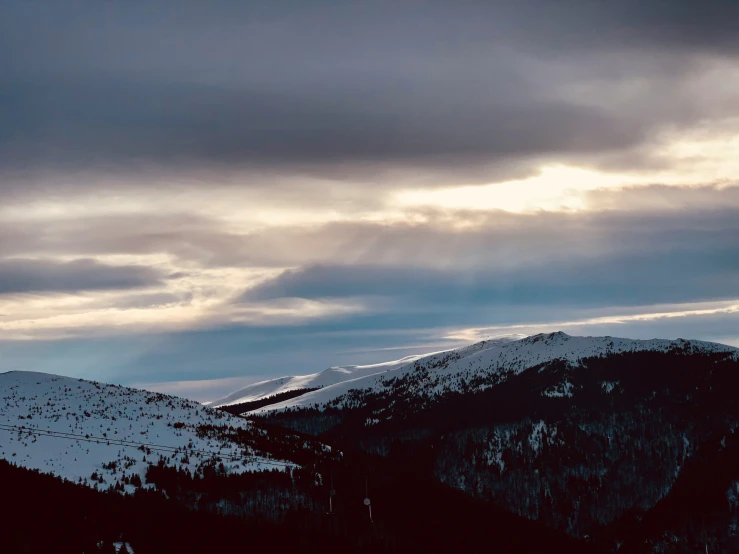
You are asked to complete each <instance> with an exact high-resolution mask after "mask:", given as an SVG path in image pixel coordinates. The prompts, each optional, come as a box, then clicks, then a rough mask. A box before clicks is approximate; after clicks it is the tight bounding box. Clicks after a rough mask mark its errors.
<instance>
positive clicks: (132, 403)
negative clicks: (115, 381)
mask: <svg viewBox="0 0 739 554" xmlns="http://www.w3.org/2000/svg"><path fill="white" fill-rule="evenodd" d="M324 452H325V453H328V452H330V449H328V447H325V449H324V447H323V446H322V445H320V444H319V443H316V442H313V443H306V442H305V441H304V440H302V439H298V438H297V437H295V436H292V437H291V436H290V435H289V434H286V433H278V434H272V435H270V434H269V433H267V432H266V431H264V430H263V429H261V428H260V427H259V426H258V425H257V424H254V423H252V422H248V421H245V420H244V419H241V418H238V417H233V416H231V415H229V414H226V413H224V412H222V411H218V410H214V409H211V408H207V407H204V406H202V405H200V404H198V403H196V402H193V401H190V400H185V399H183V398H177V397H173V396H168V395H164V394H158V393H152V392H148V391H143V390H137V389H131V388H126V387H120V386H115V385H108V384H103V383H97V382H94V381H86V380H83V379H72V378H68V377H60V376H57V375H48V374H44V373H33V372H16V371H12V372H8V373H3V374H0V458H5V459H8V460H10V461H12V462H14V463H16V464H18V465H21V466H24V467H27V468H30V469H38V470H40V471H42V472H46V473H51V474H53V475H56V476H59V477H62V478H65V479H69V480H71V481H75V482H82V483H85V484H89V485H90V486H93V487H98V488H101V489H106V488H109V487H112V486H116V485H117V486H118V488H119V489H120V488H122V489H123V490H127V491H128V492H133V490H134V489H135V488H137V487H141V486H147V481H146V475H147V472H148V471H149V468H150V466H151V465H158V466H160V467H177V468H184V469H186V470H187V471H189V472H190V473H191V474H193V475H198V474H203V472H204V471H205V470H206V468H209V467H214V466H217V467H218V469H219V470H220V471H221V472H222V473H224V474H230V475H237V474H243V473H247V472H259V471H264V470H272V469H279V470H282V471H284V470H286V469H287V468H293V469H296V468H298V467H300V465H299V464H298V463H295V462H293V461H291V460H296V459H300V456H301V455H303V458H305V454H306V453H308V454H309V455H310V456H312V457H314V458H315V457H316V456H319V455H321V454H322V453H324ZM221 464H222V465H221Z"/></svg>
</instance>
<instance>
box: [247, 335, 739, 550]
mask: <svg viewBox="0 0 739 554" xmlns="http://www.w3.org/2000/svg"><path fill="white" fill-rule="evenodd" d="M737 390H739V350H737V349H736V348H733V347H731V346H725V345H720V344H715V343H708V342H701V341H690V340H683V339H678V340H674V341H672V340H648V341H640V340H630V339H620V338H613V337H571V336H568V335H566V334H564V333H551V334H546V335H536V336H532V337H527V338H525V339H521V340H517V341H511V340H504V341H495V340H494V341H484V342H481V343H478V344H475V345H472V346H469V347H466V348H461V349H458V350H453V351H448V352H444V353H438V354H433V355H430V356H426V357H421V358H419V359H417V360H415V361H413V362H411V363H408V364H405V365H401V366H400V367H398V368H397V369H393V370H390V371H387V372H383V373H379V374H373V375H369V376H364V377H360V378H358V379H354V380H351V381H345V382H343V383H338V384H334V385H330V386H326V387H323V388H321V389H319V390H315V391H312V392H309V393H306V394H304V395H302V396H299V397H297V398H294V399H289V400H286V401H283V402H279V403H276V404H273V405H269V406H263V407H261V408H259V409H258V410H254V411H252V412H250V413H249V414H247V415H248V416H249V417H250V418H252V419H254V420H256V421H265V422H269V423H270V424H273V425H279V426H283V427H285V428H289V429H293V430H296V431H300V432H304V433H311V434H313V435H314V436H316V437H318V438H319V439H320V440H325V441H328V442H331V443H333V444H337V445H339V446H340V447H341V448H358V449H360V450H362V451H364V452H367V453H371V454H374V455H380V456H383V457H385V458H387V459H392V460H396V461H398V460H404V463H405V464H407V465H409V466H412V467H414V468H416V470H417V471H418V472H419V473H424V472H425V473H427V474H429V475H431V476H433V478H434V479H436V480H437V481H438V482H441V483H445V484H447V485H449V486H452V487H454V488H457V489H459V490H461V491H464V492H466V493H467V494H468V495H470V496H472V497H474V498H481V499H486V500H488V501H490V502H493V503H494V504H495V505H497V506H499V507H501V508H504V509H505V510H507V511H509V512H512V513H514V514H517V515H520V516H524V517H527V518H530V519H532V520H537V521H539V522H543V523H545V524H546V525H547V526H549V527H550V528H552V529H556V530H559V531H563V532H566V533H568V534H570V535H572V536H576V537H581V538H587V539H588V540H593V541H596V542H597V543H598V544H600V545H602V546H605V547H607V548H609V549H616V548H618V547H619V546H621V547H623V548H624V549H625V550H620V551H621V552H631V551H634V552H641V551H654V552H658V551H681V552H682V551H685V552H692V551H693V550H691V549H695V548H699V549H700V550H701V551H704V548H705V546H706V545H708V544H713V545H714V546H715V547H716V548H718V549H719V551H731V550H732V548H734V546H733V545H734V544H735V543H734V542H733V541H735V540H736V537H735V535H736V529H739V502H737V501H736V498H737V497H739V495H738V494H737V493H736V491H737V490H739V486H738V485H737V484H736V483H739V469H735V468H739V465H733V464H732V463H731V460H734V459H735V458H736V459H737V461H739V457H735V454H732V453H733V452H734V450H733V448H734V446H733V445H734V443H735V442H739V441H737V440H736V439H735V436H736V435H735V432H736V429H737V428H739V395H737V394H736V391H737ZM717 445H718V446H717ZM724 449H726V451H727V452H728V453H723V452H724ZM727 460H729V461H727ZM719 476H720V478H719ZM707 479H708V480H707ZM695 489H700V490H706V491H709V490H710V491H711V493H710V495H709V496H708V497H707V498H708V500H705V499H704V500H705V501H701V502H686V501H685V498H686V497H687V498H693V497H694V496H695V495H694V494H693V493H690V494H687V493H686V492H685V491H692V490H695ZM686 494H687V496H686ZM691 495H692V496H691ZM676 507H679V508H676ZM717 514H718V515H717ZM697 521H700V522H704V523H705V525H704V524H700V525H699V524H697V523H696V522H697ZM691 525H692V526H693V527H691ZM645 545H651V546H650V549H648V550H644V548H645ZM736 546H737V547H739V544H738V545H736ZM721 549H723V550H721Z"/></svg>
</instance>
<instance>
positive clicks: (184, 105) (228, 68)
mask: <svg viewBox="0 0 739 554" xmlns="http://www.w3.org/2000/svg"><path fill="white" fill-rule="evenodd" d="M0 10H1V11H0V51H2V52H3V55H2V56H1V57H0V105H1V106H2V111H0V162H1V163H2V164H3V166H4V167H5V168H6V169H7V168H15V169H28V168H31V167H33V168H38V167H39V166H45V165H48V166H65V167H68V168H70V169H71V168H78V167H91V166H97V165H103V166H123V167H133V166H135V165H136V164H156V165H164V166H167V167H170V168H172V167H178V168H180V169H182V168H183V167H191V166H208V165H211V164H212V165H216V166H226V167H231V166H236V165H248V166H259V167H263V168H264V167H266V168H273V169H274V168H278V169H279V168H281V167H282V168H284V166H291V168H292V169H293V170H295V169H299V170H306V168H313V167H316V166H318V167H324V168H333V170H334V171H336V168H337V167H344V168H346V167H347V166H349V167H351V168H352V170H355V171H360V170H362V169H367V166H370V167H378V166H379V167H382V166H386V165H414V164H416V165H417V164H418V163H419V162H420V161H422V162H423V164H424V165H425V166H426V167H447V166H449V167H452V168H454V169H455V171H462V170H463V169H464V170H465V171H474V167H469V168H467V167H466V166H467V165H469V166H476V165H480V164H483V165H484V164H494V163H502V162H506V163H509V164H511V163H513V164H514V167H515V166H516V162H515V160H522V159H523V160H525V159H528V158H537V157H542V156H543V157H546V156H551V155H556V154H562V153H569V154H573V155H574V154H585V153H589V152H595V151H601V152H602V151H610V150H622V149H627V148H629V147H631V148H633V147H634V146H635V145H637V144H640V143H641V142H643V141H644V140H646V138H647V137H648V135H649V133H650V132H651V131H652V130H654V128H655V127H658V126H659V125H661V124H662V123H664V122H665V121H670V122H673V123H674V122H675V121H676V120H677V121H678V122H679V120H681V119H684V118H688V119H695V118H698V117H700V116H701V115H705V114H702V112H700V110H699V111H698V112H696V111H695V110H693V109H691V106H690V104H691V100H690V99H689V98H682V97H680V95H679V94H678V93H677V90H676V88H675V87H674V84H675V82H674V80H675V79H678V80H679V79H682V78H683V77H685V75H686V74H689V73H690V70H691V68H692V67H693V65H692V63H693V62H692V55H693V54H695V53H697V52H704V53H708V54H716V55H719V54H726V53H729V54H731V53H733V52H734V50H733V48H734V47H735V46H736V43H737V38H736V37H737V34H736V33H735V32H734V31H735V28H734V22H735V21H736V20H737V18H738V17H739V8H737V3H736V2H733V1H728V0H727V1H720V0H712V1H711V2H703V3H697V2H680V1H676V2H660V1H658V0H651V1H646V2H645V1H641V2H637V1H636V0H633V1H631V0H629V1H626V2H597V1H586V0H581V1H577V0H574V1H570V2H557V3H554V2H544V1H541V2H534V1H531V0H524V1H522V2H504V1H500V2H455V3H453V4H451V3H445V2H384V1H380V2H372V3H355V2H318V3H309V4H308V3H299V2H285V1H282V2H249V3H235V2H225V1H220V2H218V1H216V2H209V3H196V2H186V1H184V2H169V1H165V0H159V1H154V2H117V3H111V2H105V3H101V2H75V3H71V4H69V3H56V2H55V3H51V2H32V3H29V2H6V3H4V4H3V7H2V8H0ZM686 52H687V54H685V53H686ZM613 53H616V54H618V55H619V56H620V57H619V58H618V60H620V61H619V63H615V62H614V60H612V59H609V60H608V63H604V61H603V60H602V59H601V58H599V56H601V54H603V55H606V54H613ZM531 56H533V57H534V58H537V59H544V60H548V61H549V62H553V63H555V62H556V63H559V62H560V61H567V62H576V65H578V68H579V69H578V72H577V74H576V75H574V76H573V75H564V74H563V75H560V76H557V75H556V71H555V74H554V75H551V74H547V75H543V74H542V75H539V74H538V72H537V67H538V66H532V65H531V64H530V59H529V58H530V57H531ZM624 56H625V57H624ZM645 60H652V61H651V62H649V63H646V64H645ZM635 74H639V75H640V76H642V77H646V78H647V79H649V80H653V81H654V83H655V86H654V87H652V89H651V90H650V91H648V93H647V94H646V96H645V98H644V99H643V100H640V101H639V102H640V104H639V106H637V107H636V108H638V109H635V107H634V106H631V105H629V106H625V107H623V108H620V107H618V106H615V105H614V106H601V107H594V106H593V105H592V103H591V104H590V105H581V104H578V103H577V102H572V101H570V100H569V99H568V98H567V97H566V95H564V96H563V95H562V94H560V93H559V92H558V89H559V87H561V86H562V85H566V84H571V83H570V80H571V79H575V80H578V79H579V80H582V81H587V80H589V79H592V78H595V79H605V80H606V81H607V80H608V79H612V80H614V81H619V80H620V79H622V78H624V77H625V76H633V75H635ZM630 110H631V111H630ZM636 112H638V113H636ZM516 170H517V171H524V170H525V169H524V168H520V167H517V168H516ZM326 171H328V169H326ZM346 171H349V170H348V169H346Z"/></svg>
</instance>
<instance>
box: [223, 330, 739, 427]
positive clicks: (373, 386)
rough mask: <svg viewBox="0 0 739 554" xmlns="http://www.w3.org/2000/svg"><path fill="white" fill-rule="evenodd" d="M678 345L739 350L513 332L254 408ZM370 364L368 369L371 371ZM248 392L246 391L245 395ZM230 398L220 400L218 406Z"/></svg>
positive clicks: (338, 402) (346, 398) (456, 382)
mask: <svg viewBox="0 0 739 554" xmlns="http://www.w3.org/2000/svg"><path fill="white" fill-rule="evenodd" d="M674 350H687V351H691V352H696V353H699V352H704V353H710V352H732V353H734V354H735V355H737V353H739V349H736V348H734V347H731V346H726V345H723V344H717V343H711V342H704V341H694V340H690V341H689V340H684V339H677V340H664V339H652V340H635V339H625V338H615V337H573V336H570V335H567V334H565V333H562V332H557V333H549V334H539V335H534V336H530V337H525V338H519V339H518V340H516V339H515V338H513V337H502V338H496V339H491V340H487V341H482V342H479V343H476V344H473V345H471V346H466V347H463V348H459V349H455V350H449V351H444V352H438V353H432V354H428V355H425V356H414V357H412V358H411V359H404V360H398V361H395V362H388V363H387V364H377V365H374V366H363V367H362V366H354V367H359V368H361V371H357V372H356V373H352V372H346V373H342V376H345V377H346V378H345V379H342V380H340V381H338V382H334V383H331V382H330V378H328V377H329V376H330V374H328V375H327V378H326V379H325V381H324V382H325V384H323V383H324V382H322V381H320V379H321V378H322V376H323V375H325V374H327V372H323V373H317V374H314V375H309V376H305V377H290V378H283V379H281V380H276V381H278V382H279V381H284V382H285V383H296V384H295V386H294V388H299V387H309V386H310V387H317V386H320V387H321V388H320V389H319V390H315V391H312V392H308V393H306V394H304V395H301V396H299V397H297V398H292V399H289V400H285V401H283V402H278V403H276V404H271V405H268V406H265V407H261V408H259V409H257V410H254V411H253V412H252V413H265V412H274V411H280V410H285V409H289V408H306V407H316V408H322V407H324V406H327V405H331V406H334V407H342V406H345V405H347V404H348V403H351V402H352V394H350V392H352V393H355V392H357V391H362V393H365V394H366V393H370V392H372V393H383V392H384V391H387V390H388V388H389V387H391V386H393V384H396V383H397V382H398V381H399V380H403V379H405V378H407V377H408V376H410V375H411V374H413V373H414V372H415V371H417V370H418V368H424V370H427V371H428V373H429V375H428V376H427V377H426V378H424V379H423V381H422V382H418V383H415V384H412V385H411V386H412V387H413V388H414V390H415V392H416V394H418V395H423V396H429V397H431V398H433V397H435V396H440V395H443V394H445V393H448V392H454V391H461V390H462V389H464V390H468V387H469V386H474V387H475V388H476V390H484V389H485V388H487V387H490V386H492V385H494V384H497V383H498V382H500V380H501V379H504V378H505V377H506V376H510V375H515V374H518V373H520V372H522V371H524V370H526V369H528V368H530V367H534V366H536V365H539V364H543V363H546V362H551V361H554V360H563V361H566V362H571V363H575V362H577V361H578V360H581V359H585V358H590V357H596V356H602V355H609V354H618V353H623V352H670V351H674ZM365 368H368V369H366V370H365ZM337 369H340V368H337ZM327 371H331V370H327ZM265 383H270V384H271V385H270V386H271V387H272V388H271V389H270V390H275V391H278V389H276V388H274V384H273V382H265ZM297 383H300V385H297ZM308 383H310V384H308ZM319 383H321V384H320V385H319ZM252 387H257V385H252ZM253 390H257V389H253ZM286 390H287V389H286ZM245 391H246V394H244V395H243V396H241V395H242V394H243V393H244V392H245ZM548 393H549V394H550V395H552V396H556V395H569V394H571V393H572V391H571V390H570V388H569V387H568V385H567V383H566V382H562V383H561V386H560V387H559V388H553V389H552V390H551V391H548ZM249 395H251V396H249ZM354 396H356V395H354ZM226 398H227V399H232V400H233V399H236V400H233V401H232V402H230V403H237V402H240V401H242V402H243V401H244V400H243V399H244V398H249V399H255V398H259V397H258V396H256V395H255V394H253V393H252V392H251V391H250V390H249V388H248V387H247V389H242V391H239V392H237V393H234V394H233V395H229V396H228V397H226ZM226 403H227V402H219V403H217V404H216V405H222V404H226Z"/></svg>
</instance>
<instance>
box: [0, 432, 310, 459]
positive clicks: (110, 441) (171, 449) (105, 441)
mask: <svg viewBox="0 0 739 554" xmlns="http://www.w3.org/2000/svg"><path fill="white" fill-rule="evenodd" d="M0 431H8V432H15V431H17V432H19V433H27V434H28V435H29V436H31V435H39V436H47V437H54V438H59V439H67V440H73V441H82V442H90V443H94V444H102V445H103V446H123V447H128V448H136V449H138V450H140V449H141V448H147V449H149V450H153V451H158V452H166V453H169V454H184V455H196V456H197V455H201V456H203V457H204V456H209V457H213V458H223V459H226V460H230V461H247V462H254V463H259V464H265V465H272V466H279V467H290V466H291V465H296V464H289V463H285V462H277V461H274V460H267V459H264V458H260V457H258V456H239V455H235V454H223V453H220V452H214V451H210V450H202V449H188V448H187V447H176V446H168V445H164V444H157V443H150V442H138V441H132V440H127V439H114V438H109V437H101V436H95V435H89V434H85V435H78V434H76V433H67V432H63V431H52V430H50V429H38V428H34V427H26V426H24V425H10V424H5V423H0Z"/></svg>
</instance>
